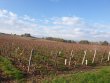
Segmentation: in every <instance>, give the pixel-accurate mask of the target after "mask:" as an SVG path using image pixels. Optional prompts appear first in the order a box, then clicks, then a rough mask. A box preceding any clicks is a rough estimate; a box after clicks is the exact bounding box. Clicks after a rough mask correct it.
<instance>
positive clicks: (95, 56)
mask: <svg viewBox="0 0 110 83" xmlns="http://www.w3.org/2000/svg"><path fill="white" fill-rule="evenodd" d="M95 57H96V50H95V52H94V57H93V59H92V63H94V60H95Z"/></svg>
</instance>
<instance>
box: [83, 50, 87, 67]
mask: <svg viewBox="0 0 110 83" xmlns="http://www.w3.org/2000/svg"><path fill="white" fill-rule="evenodd" d="M86 52H87V51H84V57H83V60H82V65H83V64H84V61H85V57H86Z"/></svg>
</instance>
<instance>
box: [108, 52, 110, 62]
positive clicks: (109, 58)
mask: <svg viewBox="0 0 110 83" xmlns="http://www.w3.org/2000/svg"><path fill="white" fill-rule="evenodd" d="M109 60H110V51H109V54H108V60H107V61H109Z"/></svg>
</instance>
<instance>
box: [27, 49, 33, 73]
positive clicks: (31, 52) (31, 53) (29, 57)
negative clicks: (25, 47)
mask: <svg viewBox="0 0 110 83" xmlns="http://www.w3.org/2000/svg"><path fill="white" fill-rule="evenodd" d="M32 55H33V49H32V50H31V54H30V57H29V64H28V72H29V71H30V66H31V59H32Z"/></svg>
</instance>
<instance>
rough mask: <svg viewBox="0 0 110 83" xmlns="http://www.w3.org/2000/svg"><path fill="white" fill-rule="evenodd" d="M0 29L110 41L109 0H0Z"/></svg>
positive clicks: (10, 31) (7, 31)
mask: <svg viewBox="0 0 110 83" xmlns="http://www.w3.org/2000/svg"><path fill="white" fill-rule="evenodd" d="M0 32H3V33H13V34H19V35H20V34H24V33H30V34H31V35H33V36H36V37H57V38H64V39H70V40H90V41H104V40H107V41H109V42H110V0H0Z"/></svg>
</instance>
